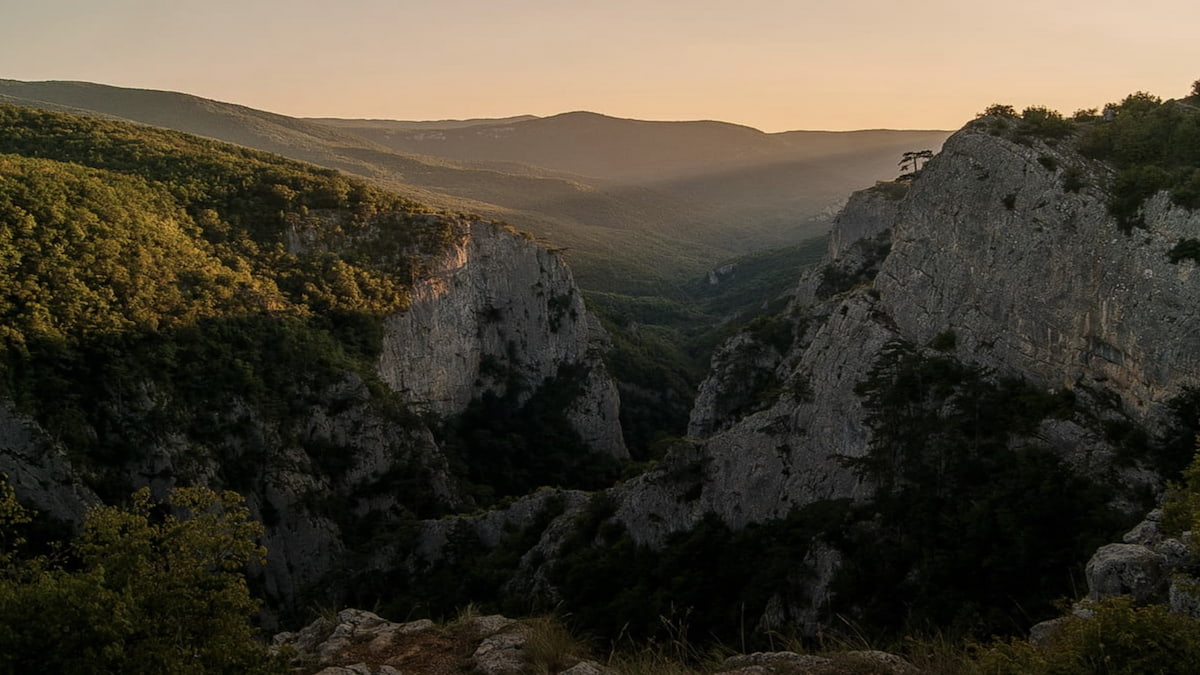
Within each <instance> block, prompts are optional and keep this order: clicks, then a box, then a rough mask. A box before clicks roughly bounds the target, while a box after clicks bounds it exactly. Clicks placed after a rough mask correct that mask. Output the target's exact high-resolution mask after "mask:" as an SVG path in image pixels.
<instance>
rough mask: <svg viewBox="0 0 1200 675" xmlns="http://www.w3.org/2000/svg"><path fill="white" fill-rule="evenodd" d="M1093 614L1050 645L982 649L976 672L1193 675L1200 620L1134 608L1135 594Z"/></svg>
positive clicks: (1072, 622)
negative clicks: (1162, 674)
mask: <svg viewBox="0 0 1200 675" xmlns="http://www.w3.org/2000/svg"><path fill="white" fill-rule="evenodd" d="M1093 609H1094V612H1095V614H1094V616H1092V617H1091V618H1086V619H1085V618H1080V617H1075V616H1072V617H1069V618H1068V619H1067V620H1066V621H1065V622H1064V623H1063V624H1062V625H1061V626H1060V628H1059V630H1058V632H1057V633H1055V635H1054V636H1053V637H1052V638H1051V641H1050V643H1049V644H1048V645H1046V646H1044V647H1038V646H1034V645H1031V644H1029V643H1027V642H1024V641H1015V640H1014V641H1011V642H1003V643H995V644H993V645H991V646H990V647H988V648H986V649H983V650H981V651H980V654H979V657H978V658H977V660H976V662H975V664H974V668H973V670H974V672H977V673H989V674H994V675H1007V674H1010V673H1011V674H1013V675H1016V674H1017V673H1020V674H1022V675H1038V674H1041V673H1045V674H1050V673H1053V674H1055V675H1071V674H1074V673H1079V674H1080V675H1083V674H1085V673H1105V674H1106V675H1142V674H1144V673H1190V672H1194V671H1193V668H1194V667H1195V665H1196V664H1197V663H1200V622H1197V621H1196V620H1195V619H1192V618H1190V617H1187V616H1183V615H1180V614H1172V613H1171V612H1170V611H1168V609H1167V608H1166V607H1165V606H1163V605H1150V606H1147V607H1134V606H1133V603H1132V602H1131V601H1130V600H1129V598H1110V599H1108V600H1104V601H1102V602H1100V603H1099V604H1098V605H1096V606H1094V608H1093Z"/></svg>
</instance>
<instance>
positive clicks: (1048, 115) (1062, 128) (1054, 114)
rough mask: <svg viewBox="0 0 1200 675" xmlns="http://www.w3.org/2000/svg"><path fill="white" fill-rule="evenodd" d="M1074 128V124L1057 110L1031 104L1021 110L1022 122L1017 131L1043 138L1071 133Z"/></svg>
mask: <svg viewBox="0 0 1200 675" xmlns="http://www.w3.org/2000/svg"><path fill="white" fill-rule="evenodd" d="M1074 128H1075V127H1074V125H1072V124H1071V122H1070V121H1068V120H1066V119H1063V116H1062V114H1061V113H1059V112H1058V111H1057V110H1051V109H1050V108H1047V107H1045V106H1030V107H1028V108H1026V109H1025V110H1023V111H1022V112H1021V123H1020V124H1019V125H1017V133H1018V134H1019V135H1026V136H1034V137H1037V138H1043V139H1057V138H1063V137H1065V136H1067V135H1069V134H1070V133H1071V132H1072V131H1073V130H1074Z"/></svg>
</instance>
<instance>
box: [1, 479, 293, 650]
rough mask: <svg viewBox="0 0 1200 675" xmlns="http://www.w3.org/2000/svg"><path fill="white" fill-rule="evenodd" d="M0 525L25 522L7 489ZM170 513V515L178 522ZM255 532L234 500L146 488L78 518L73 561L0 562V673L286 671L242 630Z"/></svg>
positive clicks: (259, 558) (255, 558)
mask: <svg viewBox="0 0 1200 675" xmlns="http://www.w3.org/2000/svg"><path fill="white" fill-rule="evenodd" d="M0 505H2V506H0V528H3V529H4V530H5V531H6V535H5V539H8V540H10V541H9V543H11V539H10V537H9V535H8V532H10V531H11V528H12V527H13V526H14V525H19V524H20V522H21V520H22V519H23V518H24V517H25V516H26V514H24V512H23V509H21V508H20V507H19V506H18V505H16V502H15V499H14V498H13V494H12V489H11V488H10V487H8V485H7V483H4V484H3V488H0ZM177 514H178V515H177ZM261 532H262V527H261V526H260V525H259V524H258V523H256V522H254V521H251V520H250V518H249V511H248V510H247V509H246V507H245V506H244V505H243V504H242V501H241V498H240V497H239V496H237V495H236V494H234V493H231V492H226V493H224V494H217V493H214V492H212V491H209V490H206V489H201V488H179V489H176V490H174V491H172V493H171V496H170V498H169V500H168V502H167V503H166V504H161V505H160V504H155V503H153V502H152V501H151V499H150V492H149V490H146V489H143V490H140V491H139V492H137V493H135V494H134V495H133V500H132V504H131V506H130V507H129V508H128V509H118V508H114V507H108V506H100V507H95V508H93V509H92V510H91V511H89V512H88V514H87V517H86V519H85V521H84V525H83V529H82V531H81V532H80V534H79V535H78V536H77V538H76V539H75V541H74V542H73V544H72V547H71V549H70V551H71V553H72V555H73V557H74V558H75V559H77V561H78V565H77V566H73V567H71V568H66V567H61V566H59V565H58V564H56V562H55V561H52V560H49V559H46V558H44V557H34V558H25V559H18V557H17V556H16V555H15V554H7V555H6V557H5V559H4V560H3V563H4V566H3V570H2V574H0V671H2V672H78V673H83V672H120V673H153V672H171V673H204V672H286V668H285V666H284V664H283V663H282V662H281V661H280V660H279V659H277V658H274V657H271V656H269V655H268V654H267V650H266V648H265V646H264V645H262V644H260V643H259V642H258V641H257V640H255V638H254V633H253V631H252V630H251V627H250V625H249V623H248V619H249V617H250V615H251V614H252V613H253V612H255V611H256V610H257V607H258V604H257V602H255V601H254V600H252V599H251V598H250V594H249V591H248V590H247V587H246V580H245V576H244V570H245V568H246V566H247V565H248V564H251V563H256V564H261V563H262V562H263V561H264V557H265V550H264V549H263V548H261V547H260V546H258V545H257V543H256V542H255V539H256V538H257V537H258V536H260V535H261Z"/></svg>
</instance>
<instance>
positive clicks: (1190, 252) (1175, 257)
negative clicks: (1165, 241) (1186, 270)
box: [1167, 239, 1200, 265]
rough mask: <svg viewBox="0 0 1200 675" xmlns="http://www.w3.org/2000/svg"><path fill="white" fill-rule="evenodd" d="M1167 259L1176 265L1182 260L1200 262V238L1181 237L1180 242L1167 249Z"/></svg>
mask: <svg viewBox="0 0 1200 675" xmlns="http://www.w3.org/2000/svg"><path fill="white" fill-rule="evenodd" d="M1167 259H1168V260H1170V261H1171V263H1172V264H1174V265H1178V264H1179V261H1181V260H1194V261H1196V262H1200V239H1180V240H1179V243H1178V244H1175V246H1173V247H1172V248H1171V250H1170V251H1167Z"/></svg>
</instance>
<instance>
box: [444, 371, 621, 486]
mask: <svg viewBox="0 0 1200 675" xmlns="http://www.w3.org/2000/svg"><path fill="white" fill-rule="evenodd" d="M587 377H588V373H587V371H586V370H585V369H584V368H583V367H581V366H568V365H562V366H560V367H559V370H558V373H557V374H556V375H555V377H553V378H550V379H549V380H547V381H546V382H544V383H542V384H541V385H540V386H539V387H538V389H537V390H536V391H534V392H533V393H532V395H530V396H529V397H528V400H527V401H525V402H524V403H522V402H521V393H522V391H523V383H520V382H515V381H512V380H510V381H509V383H508V385H507V386H506V388H505V391H504V393H503V395H497V394H494V393H491V392H488V393H485V394H484V395H483V396H482V397H480V398H477V399H475V400H474V401H472V402H471V403H470V405H468V407H467V409H466V410H465V411H463V413H462V414H461V415H459V416H458V417H456V418H453V419H450V420H448V421H447V424H446V425H444V426H443V428H442V429H441V430H440V435H441V440H442V447H443V448H444V449H445V450H446V451H447V452H448V453H452V454H454V455H456V456H457V457H458V458H459V460H460V466H459V467H458V468H459V471H460V472H461V473H462V474H463V475H464V476H465V477H466V479H467V480H468V481H469V482H470V483H471V484H472V486H473V488H474V492H475V495H474V496H475V497H476V498H477V500H478V501H479V502H480V503H481V504H490V503H493V502H494V501H495V500H496V499H498V498H501V497H510V496H518V495H523V494H527V493H529V492H531V491H533V490H534V489H535V488H537V487H539V486H543V485H546V486H551V487H561V488H579V489H585V490H595V489H599V488H602V487H607V486H609V485H611V484H612V483H613V482H614V481H615V480H616V479H617V477H618V476H619V475H620V466H619V465H618V463H617V461H616V460H614V459H612V458H611V457H607V456H604V455H600V454H598V453H595V452H593V451H591V450H590V449H589V448H588V447H587V445H586V444H585V443H584V442H583V440H582V439H580V437H579V433H578V432H577V431H575V428H574V426H573V425H572V424H571V421H570V420H569V419H568V417H567V410H568V409H569V408H570V406H571V404H572V403H573V402H574V401H575V399H577V398H578V397H579V395H580V394H582V393H583V386H584V383H585V382H586V381H587Z"/></svg>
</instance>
